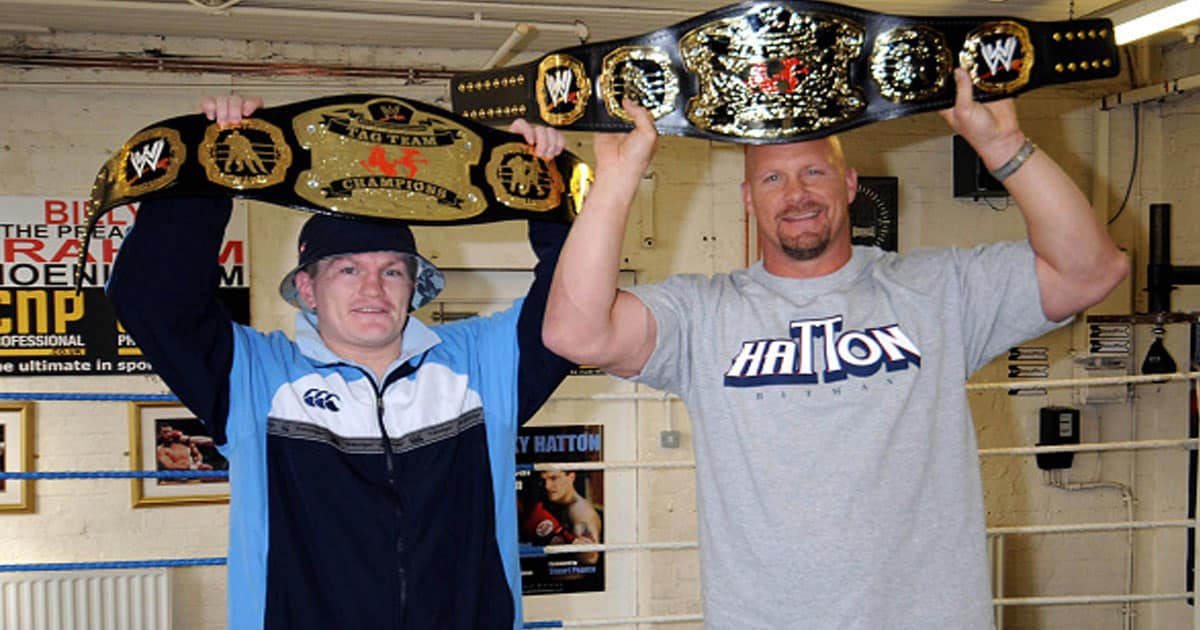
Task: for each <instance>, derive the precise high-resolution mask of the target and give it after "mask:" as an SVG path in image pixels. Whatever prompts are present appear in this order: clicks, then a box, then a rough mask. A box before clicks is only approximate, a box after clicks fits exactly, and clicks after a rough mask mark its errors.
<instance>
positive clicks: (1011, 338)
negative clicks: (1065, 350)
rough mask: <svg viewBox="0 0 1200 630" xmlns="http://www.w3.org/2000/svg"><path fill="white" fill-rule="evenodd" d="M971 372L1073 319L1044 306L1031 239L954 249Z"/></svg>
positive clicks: (967, 358) (966, 356)
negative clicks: (1050, 313) (1053, 317)
mask: <svg viewBox="0 0 1200 630" xmlns="http://www.w3.org/2000/svg"><path fill="white" fill-rule="evenodd" d="M952 252H953V253H952V256H953V262H954V265H955V267H954V268H955V269H956V271H957V275H956V279H957V282H958V285H959V286H958V290H959V292H960V295H961V296H962V300H961V301H960V308H961V309H962V321H963V339H964V345H965V347H964V348H963V352H964V358H965V360H966V365H967V367H968V370H969V373H970V372H974V371H975V370H978V369H979V368H981V367H983V366H984V365H985V364H987V362H988V361H991V360H992V359H993V358H995V357H996V356H998V355H999V354H1001V353H1002V352H1004V351H1006V350H1008V349H1009V348H1011V347H1013V346H1015V345H1017V344H1020V343H1023V342H1024V341H1026V340H1029V339H1033V338H1035V337H1040V336H1042V335H1044V334H1046V333H1048V332H1050V331H1051V330H1054V329H1055V328H1058V327H1059V326H1062V325H1064V324H1066V323H1068V322H1070V321H1071V318H1067V319H1065V320H1063V321H1061V322H1053V321H1050V320H1049V319H1047V318H1046V315H1045V313H1044V312H1043V311H1042V297H1041V287H1040V285H1039V284H1038V277H1037V264H1036V257H1035V255H1034V253H1033V248H1032V247H1031V246H1030V244H1029V242H1028V241H1013V242H1001V243H992V244H987V245H979V246H977V247H974V248H972V249H969V250H959V249H955V250H952Z"/></svg>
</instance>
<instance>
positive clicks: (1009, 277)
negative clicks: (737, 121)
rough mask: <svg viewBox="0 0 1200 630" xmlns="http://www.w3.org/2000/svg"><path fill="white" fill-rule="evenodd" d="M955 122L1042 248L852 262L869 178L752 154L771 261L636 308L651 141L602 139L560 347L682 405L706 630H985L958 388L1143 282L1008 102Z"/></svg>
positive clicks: (872, 252) (791, 153)
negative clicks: (628, 246) (624, 250)
mask: <svg viewBox="0 0 1200 630" xmlns="http://www.w3.org/2000/svg"><path fill="white" fill-rule="evenodd" d="M955 74H956V76H955V78H956V81H957V89H958V91H957V98H956V102H955V105H954V107H953V108H952V109H947V110H944V111H943V112H941V114H942V116H943V117H944V118H945V119H946V121H947V122H948V123H949V125H950V127H951V128H952V129H953V130H954V131H955V132H957V133H959V134H961V135H962V136H963V137H964V138H966V140H967V141H968V142H969V143H970V144H971V146H972V147H974V149H975V151H976V152H977V153H978V154H979V155H980V157H981V158H982V159H983V161H984V163H985V164H986V165H987V166H988V168H989V169H992V171H993V173H994V174H995V175H996V176H997V178H998V179H1001V180H1003V182H1004V184H1005V186H1006V187H1007V188H1008V191H1009V193H1010V194H1011V195H1012V196H1013V198H1014V199H1015V200H1016V202H1017V204H1018V205H1019V206H1020V208H1021V212H1022V214H1023V216H1024V218H1025V221H1026V224H1027V226H1028V230H1029V239H1028V240H1027V241H1023V242H1017V243H998V244H993V245H986V246H980V247H976V248H974V249H971V250H960V249H943V250H925V251H917V252H913V253H910V254H908V255H905V256H898V255H896V254H889V253H884V252H882V251H880V250H878V249H874V248H864V247H853V246H852V245H851V242H850V220H849V205H850V202H851V201H852V195H853V191H854V190H855V188H856V183H857V175H856V173H855V171H854V170H853V169H852V168H849V167H848V166H847V165H846V163H845V159H844V157H843V155H842V152H841V148H840V145H839V143H838V142H837V140H836V139H835V138H825V139H821V140H814V141H809V142H797V143H791V144H776V145H762V146H751V147H747V150H746V168H745V176H746V179H745V181H744V182H743V184H742V198H743V202H744V204H745V206H746V210H747V212H748V213H749V214H750V215H751V216H753V217H754V219H755V220H756V221H757V225H758V233H759V235H760V238H761V240H762V243H763V260H762V262H761V263H757V264H755V265H753V266H752V267H750V268H748V269H743V270H739V271H735V272H732V273H729V274H720V275H717V276H715V277H712V278H707V277H701V276H674V277H672V278H669V279H668V280H666V281H665V282H662V283H660V284H657V285H650V286H641V287H637V288H635V289H633V290H632V291H619V290H618V289H617V287H616V276H617V269H618V264H619V257H620V248H621V242H622V236H623V233H624V229H625V223H626V221H627V219H628V214H629V208H630V203H631V201H632V198H633V195H634V193H635V191H636V189H637V184H638V180H639V179H640V177H641V174H642V173H643V172H644V171H645V169H646V167H647V166H648V165H649V163H650V160H651V158H652V157H653V154H654V148H655V144H656V140H657V134H656V132H655V129H654V126H653V121H652V120H651V119H650V117H649V114H648V112H646V110H644V109H642V108H640V107H637V106H636V105H633V104H627V105H626V110H627V111H628V112H629V114H630V115H631V116H632V117H633V119H634V120H635V124H636V126H635V129H634V130H633V131H632V132H631V133H630V134H628V135H626V136H616V135H607V134H598V135H597V136H596V140H595V150H596V162H597V169H596V181H595V184H594V185H593V187H592V190H591V192H590V193H589V195H588V198H587V201H586V202H585V207H584V210H583V212H582V213H581V214H580V216H579V217H578V218H577V219H576V222H575V225H574V227H573V228H572V230H571V234H570V236H569V237H568V239H567V244H566V246H565V247H564V249H563V254H562V257H561V259H560V261H559V266H558V271H557V273H556V276H555V280H554V284H553V286H552V288H551V295H550V301H549V303H548V306H547V312H546V319H545V326H544V329H543V336H544V338H545V341H546V344H547V347H549V348H550V349H551V350H554V351H555V352H558V353H559V354H561V355H562V356H564V357H567V358H570V359H572V360H574V361H577V362H579V363H586V364H591V365H598V366H600V367H601V368H603V369H604V370H605V371H607V372H609V373H611V374H615V375H618V376H622V377H628V378H635V379H637V380H639V381H640V382H643V383H646V384H649V385H651V386H654V387H657V388H661V389H664V390H667V391H671V392H676V393H678V394H679V395H680V396H681V397H682V398H683V399H684V401H685V402H686V404H687V406H688V410H689V412H690V414H691V416H692V420H693V427H694V430H695V448H696V478H697V490H698V497H699V509H700V548H701V567H702V576H703V580H704V598H705V622H706V625H707V626H708V627H709V628H719V629H736V630H751V629H762V630H780V629H790V628H813V629H820V630H825V629H828V628H855V629H862V630H879V629H882V628H887V629H889V630H891V629H896V628H913V629H921V630H925V629H927V628H954V629H955V630H977V629H978V630H984V629H987V628H990V627H991V623H992V622H991V599H990V589H989V585H988V573H987V566H986V559H987V558H986V551H985V549H984V540H985V529H984V520H983V516H984V511H983V497H982V490H981V483H980V478H979V461H978V457H977V455H976V446H975V435H974V429H973V425H972V422H971V418H970V411H969V409H968V405H967V399H966V394H965V390H964V388H963V385H964V383H965V381H966V379H967V377H968V376H970V374H971V373H972V372H973V371H975V370H976V369H978V368H979V367H980V366H982V365H984V364H985V363H987V362H988V361H989V360H990V359H991V358H993V357H994V356H996V355H997V354H999V353H1000V352H1002V351H1003V350H1005V349H1007V348H1008V347H1010V346H1012V345H1014V344H1017V343H1020V342H1021V341H1024V340H1026V339H1029V338H1032V337H1036V336H1038V335H1041V334H1043V333H1045V332H1047V331H1048V330H1051V329H1052V328H1054V327H1055V326H1056V325H1057V324H1056V322H1063V321H1066V320H1067V319H1068V318H1069V317H1070V316H1071V315H1072V314H1074V313H1077V312H1079V311H1081V310H1083V309H1085V308H1087V307H1088V306H1091V305H1092V304H1095V303H1096V302H1098V301H1100V300H1101V299H1103V298H1104V296H1105V295H1106V294H1107V293H1108V292H1109V291H1110V290H1111V289H1112V288H1113V287H1114V286H1115V285H1116V284H1117V283H1118V282H1120V281H1121V279H1122V278H1124V276H1125V275H1126V274H1127V273H1128V262H1127V261H1126V259H1125V257H1124V256H1123V255H1122V254H1121V253H1120V251H1119V250H1118V249H1117V248H1116V246H1115V245H1113V243H1112V241H1111V240H1110V239H1109V237H1108V235H1107V234H1106V233H1105V231H1104V228H1103V227H1102V226H1101V225H1099V223H1098V222H1097V221H1096V219H1095V215H1094V214H1093V211H1092V208H1091V207H1090V205H1089V204H1088V202H1087V200H1086V199H1085V198H1084V196H1083V194H1082V193H1081V192H1080V191H1079V189H1078V187H1076V186H1075V184H1074V183H1073V182H1071V180H1070V179H1069V178H1068V177H1067V176H1066V175H1065V174H1064V173H1063V172H1062V170H1061V169H1060V168H1059V167H1058V165H1057V164H1055V163H1054V162H1053V160H1051V159H1050V158H1049V157H1048V156H1047V155H1046V154H1045V153H1044V152H1042V151H1037V150H1036V149H1035V147H1034V145H1033V144H1032V143H1031V142H1029V140H1028V139H1027V138H1025V136H1024V134H1023V133H1021V131H1020V128H1019V126H1018V123H1017V119H1016V113H1015V109H1014V107H1013V104H1012V101H1011V100H1003V101H997V102H993V103H988V104H981V103H977V102H975V101H974V100H973V99H972V98H971V88H972V86H971V83H970V79H969V77H968V76H967V75H966V73H964V72H963V71H962V70H961V69H960V70H957V71H956V73H955Z"/></svg>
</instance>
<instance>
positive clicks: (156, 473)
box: [0, 470, 229, 479]
mask: <svg viewBox="0 0 1200 630" xmlns="http://www.w3.org/2000/svg"><path fill="white" fill-rule="evenodd" d="M228 476H229V471H225V470H94V471H69V470H64V471H46V472H0V479H149V478H155V477H157V478H161V479H214V478H218V479H224V478H226V477H228Z"/></svg>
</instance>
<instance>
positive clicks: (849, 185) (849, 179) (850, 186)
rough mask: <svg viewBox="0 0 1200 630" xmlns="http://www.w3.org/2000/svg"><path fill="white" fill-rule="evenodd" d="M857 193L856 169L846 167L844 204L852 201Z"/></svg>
mask: <svg viewBox="0 0 1200 630" xmlns="http://www.w3.org/2000/svg"><path fill="white" fill-rule="evenodd" d="M856 195H858V171H856V170H854V169H853V168H847V169H846V205H849V204H852V203H854V197H855V196H856Z"/></svg>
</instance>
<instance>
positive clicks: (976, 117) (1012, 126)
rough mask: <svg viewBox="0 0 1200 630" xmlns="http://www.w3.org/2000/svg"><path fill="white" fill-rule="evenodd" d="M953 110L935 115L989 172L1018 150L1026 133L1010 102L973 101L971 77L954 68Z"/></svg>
mask: <svg viewBox="0 0 1200 630" xmlns="http://www.w3.org/2000/svg"><path fill="white" fill-rule="evenodd" d="M954 81H955V88H956V91H955V97H954V107H951V108H949V109H943V110H941V111H939V112H938V114H940V115H941V117H942V118H943V119H944V120H945V121H946V123H947V124H949V125H950V128H951V129H953V130H954V131H955V133H958V134H959V135H961V136H962V137H963V138H964V139H965V140H966V141H967V142H968V143H970V145H971V146H972V147H973V148H974V149H975V152H976V153H978V154H979V157H980V158H982V159H983V163H984V164H985V165H987V167H988V168H989V169H996V168H999V167H1000V165H1002V164H1004V163H1005V162H1007V161H1008V159H1009V158H1011V157H1012V156H1013V155H1015V154H1016V152H1017V151H1018V150H1019V149H1020V148H1021V145H1022V144H1023V143H1024V142H1025V134H1023V133H1021V129H1020V127H1019V126H1018V124H1017V108H1016V106H1015V105H1014V104H1013V99H1011V98H1006V99H1001V100H998V101H991V102H989V103H980V102H978V101H976V100H975V97H974V93H973V92H972V89H973V86H972V85H971V77H970V75H969V74H967V71H966V70H964V69H962V68H955V69H954Z"/></svg>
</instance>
